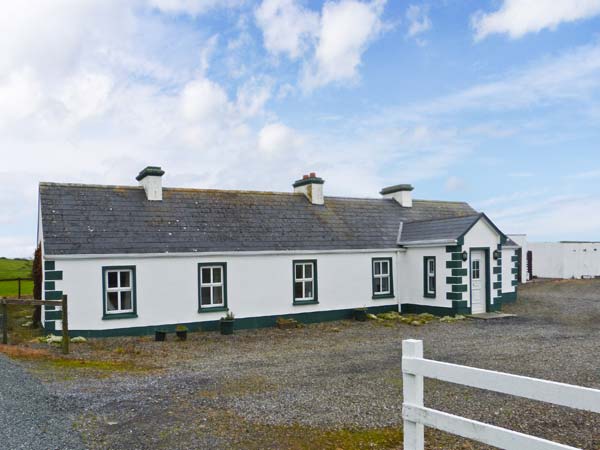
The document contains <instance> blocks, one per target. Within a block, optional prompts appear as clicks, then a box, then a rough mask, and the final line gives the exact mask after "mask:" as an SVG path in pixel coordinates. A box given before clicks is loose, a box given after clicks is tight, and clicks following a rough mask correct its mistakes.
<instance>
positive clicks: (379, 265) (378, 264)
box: [375, 261, 381, 275]
mask: <svg viewBox="0 0 600 450" xmlns="http://www.w3.org/2000/svg"><path fill="white" fill-rule="evenodd" d="M379 274H381V263H380V262H379V261H375V275H379Z"/></svg>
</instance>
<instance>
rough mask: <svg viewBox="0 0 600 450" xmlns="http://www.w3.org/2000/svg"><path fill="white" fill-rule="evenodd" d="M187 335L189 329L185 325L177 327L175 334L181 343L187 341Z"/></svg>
mask: <svg viewBox="0 0 600 450" xmlns="http://www.w3.org/2000/svg"><path fill="white" fill-rule="evenodd" d="M187 333H188V329H187V327H186V326H185V325H177V326H176V327H175V334H176V335H177V339H179V340H180V341H186V340H187Z"/></svg>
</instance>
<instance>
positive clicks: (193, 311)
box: [55, 252, 420, 330]
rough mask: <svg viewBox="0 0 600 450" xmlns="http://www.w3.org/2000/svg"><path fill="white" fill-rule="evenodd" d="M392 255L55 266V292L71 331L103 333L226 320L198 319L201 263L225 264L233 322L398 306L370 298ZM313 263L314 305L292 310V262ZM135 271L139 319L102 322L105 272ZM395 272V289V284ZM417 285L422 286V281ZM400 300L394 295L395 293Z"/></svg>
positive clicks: (210, 315) (59, 263)
mask: <svg viewBox="0 0 600 450" xmlns="http://www.w3.org/2000/svg"><path fill="white" fill-rule="evenodd" d="M373 257H391V258H393V264H392V267H395V266H396V264H395V259H396V252H391V253H390V252H387V253H373V254H371V253H358V254H320V255H319V254H302V255H259V256H256V255H254V256H222V257H219V256H216V257H212V256H211V257H205V258H202V257H156V258H132V259H130V258H113V259H111V258H107V259H88V260H65V259H57V260H55V261H56V270H62V271H63V280H62V281H59V282H57V283H56V285H57V287H56V288H57V289H60V290H62V291H63V292H64V293H65V294H67V295H68V296H69V326H70V328H72V329H73V330H105V329H110V328H127V327H140V326H151V325H164V324H177V323H190V322H201V321H212V320H218V319H219V318H221V317H222V316H223V315H224V314H225V313H223V312H212V313H199V312H198V263H200V262H202V263H210V262H225V263H227V303H228V307H229V309H230V311H232V312H233V313H234V314H235V316H236V317H237V318H245V317H260V316H271V315H275V316H277V315H283V314H297V313H304V312H316V311H329V310H336V309H348V308H358V307H363V306H367V307H372V306H385V305H397V304H398V301H397V300H396V298H397V297H396V298H392V299H380V300H373V299H372V281H371V259H372V258H373ZM297 259H316V260H317V273H318V300H319V303H318V304H313V305H302V306H294V305H293V298H292V294H293V292H292V290H293V281H292V276H293V274H292V261H293V260H297ZM129 265H133V266H135V267H136V281H137V283H136V285H137V314H138V317H137V318H133V319H113V320H102V315H103V310H102V309H103V302H102V267H103V266H129ZM396 277H397V273H394V284H396V285H397V283H396V281H397V278H396ZM419 283H420V281H419ZM396 294H397V292H396Z"/></svg>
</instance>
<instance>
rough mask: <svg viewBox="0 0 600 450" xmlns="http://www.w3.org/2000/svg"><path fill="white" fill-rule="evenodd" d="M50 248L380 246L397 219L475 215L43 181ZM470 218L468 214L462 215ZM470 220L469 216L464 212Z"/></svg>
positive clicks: (432, 205) (454, 205)
mask: <svg viewBox="0 0 600 450" xmlns="http://www.w3.org/2000/svg"><path fill="white" fill-rule="evenodd" d="M40 205H41V212H42V230H43V235H44V251H45V253H46V254H47V255H69V254H128V253H167V252H168V253H179V252H185V253H193V252H198V253H200V252H218V251H267V250H333V249H383V248H394V247H396V246H397V239H398V230H399V227H400V223H401V222H404V226H405V227H406V225H407V224H408V223H410V222H414V221H423V220H431V219H444V218H452V217H464V216H468V217H472V216H473V215H474V214H476V212H475V211H474V210H473V209H472V208H471V207H470V206H469V205H468V204H466V203H458V202H438V201H424V200H415V201H414V202H413V207H412V208H402V207H401V206H400V205H399V204H398V203H397V202H396V201H395V200H392V199H361V198H343V197H325V205H322V206H320V205H313V204H311V203H310V202H309V201H308V200H307V199H306V198H305V197H304V196H303V195H302V194H294V193H273V192H250V191H223V190H206V189H176V188H164V189H163V200H162V201H147V200H146V195H145V192H144V189H143V188H142V187H129V186H127V187H124V186H96V185H81V184H56V183H41V184H40ZM465 220H467V219H465ZM468 220H470V219H468Z"/></svg>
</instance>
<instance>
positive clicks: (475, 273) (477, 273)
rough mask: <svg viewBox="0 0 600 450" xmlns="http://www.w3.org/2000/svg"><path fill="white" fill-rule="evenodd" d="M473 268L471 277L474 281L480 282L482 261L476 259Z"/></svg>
mask: <svg viewBox="0 0 600 450" xmlns="http://www.w3.org/2000/svg"><path fill="white" fill-rule="evenodd" d="M471 266H472V268H471V277H472V278H473V279H474V280H479V279H480V278H481V261H480V260H479V259H474V260H473V262H472V264H471Z"/></svg>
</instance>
